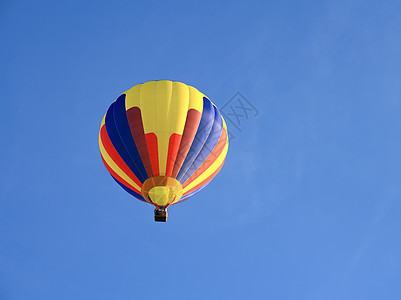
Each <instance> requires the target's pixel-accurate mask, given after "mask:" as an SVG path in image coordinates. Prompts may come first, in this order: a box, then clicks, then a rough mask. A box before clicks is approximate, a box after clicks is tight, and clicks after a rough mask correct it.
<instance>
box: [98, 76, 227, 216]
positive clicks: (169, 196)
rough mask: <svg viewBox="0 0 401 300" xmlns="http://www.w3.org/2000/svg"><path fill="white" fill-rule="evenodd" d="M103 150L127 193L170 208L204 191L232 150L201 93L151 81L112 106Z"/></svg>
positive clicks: (223, 125) (103, 130) (103, 128)
mask: <svg viewBox="0 0 401 300" xmlns="http://www.w3.org/2000/svg"><path fill="white" fill-rule="evenodd" d="M99 147H100V152H101V156H102V159H103V162H104V164H105V166H106V168H107V170H108V171H109V172H110V174H111V176H112V177H113V178H114V179H115V180H116V181H117V183H118V184H119V185H120V186H121V187H122V188H123V189H124V190H126V191H127V192H128V193H130V194H131V195H133V196H134V197H136V198H138V199H140V200H142V201H145V202H148V203H151V204H153V205H155V206H156V207H158V208H165V207H168V206H169V205H172V204H175V203H178V202H182V201H184V200H186V199H188V198H189V197H191V196H193V195H195V194H196V193H198V192H199V191H200V190H201V189H202V188H203V187H205V186H206V185H207V184H208V183H209V182H210V180H212V178H213V177H214V176H216V174H217V173H218V172H219V171H220V169H221V167H222V166H223V164H224V160H225V158H226V154H227V150H228V135H227V126H226V123H225V122H224V119H223V117H222V116H221V114H220V112H219V110H218V109H217V107H216V106H215V105H214V104H213V103H212V102H211V101H210V100H209V99H208V98H207V97H206V96H205V95H204V94H202V93H201V92H199V91H198V90H197V89H195V88H193V87H191V86H188V85H186V84H183V83H181V82H173V81H167V80H161V81H149V82H146V83H143V84H139V85H136V86H134V87H133V88H131V89H129V90H128V91H126V92H125V93H123V94H122V95H121V96H119V97H118V98H117V100H116V101H114V102H113V103H112V104H111V105H110V107H109V109H108V110H107V113H106V114H105V116H104V118H103V120H102V123H101V126H100V133H99Z"/></svg>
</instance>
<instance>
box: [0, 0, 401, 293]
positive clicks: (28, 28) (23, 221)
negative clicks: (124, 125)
mask: <svg viewBox="0 0 401 300" xmlns="http://www.w3.org/2000/svg"><path fill="white" fill-rule="evenodd" d="M0 41H1V42H0V43H1V46H0V92H1V107H2V115H1V118H0V126H1V131H0V140H1V148H0V154H1V155H0V157H1V172H0V180H1V189H0V197H1V198H0V299H1V300H3V299H4V300H17V299H18V300H20V299H21V300H29V299H38V300H47V299H51V300H54V299H57V300H63V299H66V300H71V299H77V300H79V299H84V300H86V299H96V300H102V299H116V300H120V299H158V296H159V295H160V294H161V295H163V298H164V299H284V300H287V299H297V300H301V299H308V300H322V299H324V300H331V299H333V300H339V299H341V300H347V299H350V300H351V299H352V300H355V299H363V300H369V299H385V300H392V299H394V300H399V299H401V284H400V282H401V255H400V253H401V239H400V230H401V203H400V199H401V185H400V179H401V171H400V170H401V120H400V114H401V2H400V1H362V0H361V1H350V0H347V1H225V2H224V1H202V2H201V1H193V2H191V1H182V2H168V1H163V2H162V1H160V2H155V1H143V2H138V1H109V2H102V1H4V0H2V1H0ZM153 79H170V80H177V81H182V82H185V83H187V84H190V85H193V86H195V87H196V88H198V89H199V90H201V91H202V92H204V93H205V94H206V95H208V96H209V97H210V99H211V100H212V101H213V102H214V103H215V104H216V105H218V106H219V107H222V106H223V105H224V104H225V103H227V101H228V100H229V99H230V98H231V97H232V96H233V95H234V94H235V93H236V92H237V91H240V92H241V93H242V94H243V95H244V96H245V97H246V98H247V99H248V100H249V102H251V103H252V104H253V105H254V106H255V108H257V110H258V111H259V114H258V115H257V116H254V115H253V114H250V115H249V116H248V119H245V118H242V119H241V126H240V129H241V131H238V130H237V129H235V128H234V127H233V126H230V123H228V126H229V129H231V130H232V132H231V133H232V134H234V135H235V138H234V139H233V140H232V142H231V144H230V149H229V153H228V156H227V160H226V164H225V166H224V167H223V169H222V171H221V172H220V174H219V175H218V176H217V177H216V178H215V179H214V180H213V181H212V183H211V184H210V185H209V186H208V187H207V188H206V189H204V190H203V191H202V192H201V193H199V194H198V195H197V196H196V197H194V198H192V199H191V200H190V201H187V202H185V203H183V204H181V205H177V206H175V207H173V208H172V209H171V210H170V215H169V221H168V222H167V223H166V224H160V223H154V222H153V209H152V207H151V206H148V205H146V204H144V203H141V202H140V201H136V200H135V199H133V198H132V197H131V196H130V195H129V194H128V193H126V192H124V191H123V190H122V189H121V188H120V187H119V186H118V185H117V184H116V183H115V182H114V181H113V179H112V178H111V176H110V175H109V174H108V172H107V171H106V169H105V167H104V166H103V164H102V162H101V159H100V155H99V150H98V142H97V139H98V130H99V126H100V121H101V118H102V116H103V114H104V113H105V112H106V109H107V107H108V106H109V105H110V103H111V102H112V101H114V100H115V98H116V97H117V96H118V95H119V94H120V93H122V92H124V91H125V90H127V89H129V88H130V87H132V86H134V85H135V84H138V83H142V82H145V81H148V80H153Z"/></svg>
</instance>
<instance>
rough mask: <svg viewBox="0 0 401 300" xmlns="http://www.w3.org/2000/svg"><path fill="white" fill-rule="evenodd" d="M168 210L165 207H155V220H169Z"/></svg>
mask: <svg viewBox="0 0 401 300" xmlns="http://www.w3.org/2000/svg"><path fill="white" fill-rule="evenodd" d="M167 215H168V214H167V210H166V209H165V208H164V209H157V208H156V209H155V222H167Z"/></svg>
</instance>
